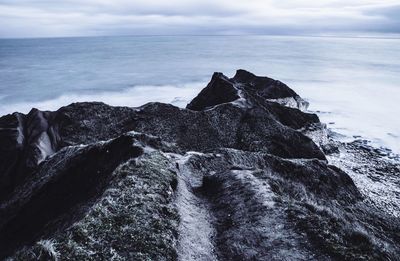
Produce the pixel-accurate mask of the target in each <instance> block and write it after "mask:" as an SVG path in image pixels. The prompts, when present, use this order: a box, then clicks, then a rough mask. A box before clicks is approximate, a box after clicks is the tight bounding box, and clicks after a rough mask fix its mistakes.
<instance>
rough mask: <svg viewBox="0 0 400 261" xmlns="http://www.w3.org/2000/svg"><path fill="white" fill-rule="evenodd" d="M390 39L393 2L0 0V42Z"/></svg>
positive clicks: (398, 28)
mask: <svg viewBox="0 0 400 261" xmlns="http://www.w3.org/2000/svg"><path fill="white" fill-rule="evenodd" d="M398 33H400V1H399V0H395V1H393V0H319V1H318V0H86V1H84V0H0V38H26V37H27V38H29V37H64V36H96V35H181V34H183V35H186V34H189V35H241V34H284V35H287V34H289V35H291V34H293V35H342V34H344V35H364V34H367V35H368V34H398Z"/></svg>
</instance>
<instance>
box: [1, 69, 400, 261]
mask: <svg viewBox="0 0 400 261" xmlns="http://www.w3.org/2000/svg"><path fill="white" fill-rule="evenodd" d="M284 105H285V106H284ZM306 105H307V103H306V102H305V101H304V100H303V99H301V98H300V97H299V96H298V95H297V94H296V93H295V92H294V91H293V90H291V89H290V88H289V87H288V86H286V85H285V84H283V83H281V82H279V81H276V80H273V79H270V78H267V77H259V76H255V75H254V74H251V73H249V72H247V71H244V70H239V71H238V72H237V73H236V75H235V76H234V77H233V78H228V77H226V76H224V75H223V74H221V73H215V74H214V75H213V77H212V79H211V81H210V83H209V84H208V86H207V87H206V88H205V89H203V91H201V92H200V93H199V95H198V96H197V97H196V98H195V99H194V100H193V101H192V102H191V103H190V104H189V105H188V106H187V109H182V108H177V107H175V106H172V105H169V104H162V103H149V104H145V105H143V106H141V107H137V108H128V107H111V106H108V105H106V104H103V103H74V104H71V105H69V106H66V107H63V108H61V109H59V110H58V111H55V112H41V111H38V110H35V109H34V110H32V111H31V112H30V113H29V114H27V115H24V114H20V113H14V114H12V115H7V116H3V117H1V118H0V145H1V146H0V171H1V172H0V188H1V190H0V191H1V192H0V259H4V258H6V257H9V258H10V259H12V260H310V259H313V260H357V259H362V260H396V259H397V258H398V256H400V246H399V244H398V242H400V222H399V220H398V216H396V215H394V214H393V213H391V212H388V211H384V210H383V209H382V206H381V205H379V204H371V202H373V201H371V200H370V199H369V198H368V195H367V193H365V191H364V190H363V189H361V190H360V189H359V188H360V186H359V181H358V180H356V184H355V183H354V182H353V180H352V178H351V177H353V178H354V177H359V176H355V175H353V174H351V175H350V176H351V177H350V176H349V175H348V174H347V173H346V172H344V171H343V170H341V169H339V168H338V167H336V166H332V165H330V164H329V163H328V161H327V160H326V157H325V154H324V152H323V151H325V152H326V153H328V152H329V154H330V156H329V159H330V160H331V161H332V162H333V163H338V161H334V160H332V157H333V156H334V155H341V154H340V153H342V154H343V153H345V152H348V153H350V151H351V150H350V148H354V147H351V145H347V147H345V146H344V145H341V144H334V143H333V142H331V140H330V139H329V138H328V137H327V136H326V135H325V131H326V128H325V127H324V125H323V124H321V123H320V122H319V119H318V117H317V116H316V115H314V114H309V113H306V112H303V111H301V110H299V109H304V108H305V107H306ZM343 146H344V147H343ZM332 155H333V156H332ZM352 155H358V158H361V159H364V158H368V155H366V154H365V153H364V154H363V153H360V154H356V153H353V154H352ZM367 161H368V159H365V162H367ZM379 162H382V161H379ZM342 163H343V162H342ZM382 164H383V163H382ZM336 165H340V164H336ZM383 165H384V166H386V167H387V168H388V169H390V171H391V172H390V173H389V174H390V177H391V178H393V177H396V175H397V174H396V172H397V171H398V168H397V167H396V166H397V165H396V166H394V165H390V166H389V165H385V164H383ZM342 166H343V168H344V169H345V170H346V171H347V170H349V169H348V168H347V167H346V166H348V165H343V164H342ZM384 166H381V167H380V168H379V169H380V170H381V172H380V173H381V174H382V175H386V174H385V168H384ZM365 170H368V168H365ZM351 171H354V169H352V170H351ZM374 173H376V172H374ZM360 175H361V174H360ZM374 175H375V174H372V176H374ZM393 179H395V178H393ZM356 185H357V186H359V187H357V186H356Z"/></svg>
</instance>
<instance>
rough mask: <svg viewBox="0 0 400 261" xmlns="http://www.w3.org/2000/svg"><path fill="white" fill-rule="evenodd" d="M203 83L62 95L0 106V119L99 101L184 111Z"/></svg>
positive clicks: (117, 104) (136, 87)
mask: <svg viewBox="0 0 400 261" xmlns="http://www.w3.org/2000/svg"><path fill="white" fill-rule="evenodd" d="M204 86H205V83H201V82H196V83H188V84H182V85H175V86H174V85H160V86H145V85H143V86H135V87H133V88H129V89H125V90H121V91H118V92H98V93H93V94H79V93H73V94H64V95H61V96H59V97H57V98H55V99H51V100H44V101H40V102H23V103H22V102H20V103H16V104H13V105H12V106H10V105H3V104H0V115H5V114H8V113H12V112H15V111H18V112H22V113H28V112H29V111H30V110H31V109H32V108H37V109H39V110H57V109H59V108H60V107H62V106H66V105H68V104H71V103H73V102H90V101H99V102H104V103H107V104H109V105H113V106H130V107H136V106H141V105H143V104H145V103H147V102H165V103H171V104H173V105H175V106H178V107H186V105H187V103H189V102H190V101H191V99H193V98H194V97H195V96H196V95H197V94H198V93H199V92H200V90H201V89H202V88H204Z"/></svg>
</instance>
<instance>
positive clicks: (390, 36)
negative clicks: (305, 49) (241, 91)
mask: <svg viewBox="0 0 400 261" xmlns="http://www.w3.org/2000/svg"><path fill="white" fill-rule="evenodd" d="M184 36H192V37H236V36H270V37H309V38H350V39H351V38H354V39H388V40H399V39H400V33H399V34H389V33H383V34H379V35H349V34H332V35H330V34H327V35H324V34H127V35H125V34H121V35H72V36H37V37H0V40H36V39H37V40H39V39H66V38H102V37H184Z"/></svg>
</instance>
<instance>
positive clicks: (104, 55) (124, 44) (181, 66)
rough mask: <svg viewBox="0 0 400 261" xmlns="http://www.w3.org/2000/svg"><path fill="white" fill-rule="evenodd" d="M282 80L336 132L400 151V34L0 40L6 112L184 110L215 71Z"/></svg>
mask: <svg viewBox="0 0 400 261" xmlns="http://www.w3.org/2000/svg"><path fill="white" fill-rule="evenodd" d="M239 68H241V69H246V70H249V71H251V72H253V73H255V74H258V75H265V76H269V77H272V78H275V79H278V80H280V81H282V82H284V83H286V84H288V85H289V86H290V87H291V88H293V89H294V90H295V91H296V92H297V93H299V94H300V95H301V96H302V97H304V98H305V99H307V100H308V101H309V102H310V104H311V105H310V107H309V109H310V111H312V112H316V113H317V114H318V115H319V116H320V118H321V120H322V121H323V122H325V123H327V124H328V127H329V128H331V129H332V130H333V131H335V132H338V133H340V134H343V135H344V137H346V138H349V139H352V138H363V139H368V140H370V141H371V142H372V144H373V145H374V146H382V147H386V148H390V149H392V150H393V151H394V152H396V153H400V120H399V117H400V116H399V115H400V39H385V38H338V37H299V36H132V37H126V36H124V37H91V38H84V37H82V38H53V39H2V40H0V115H3V114H7V113H11V112H14V111H20V112H24V113H27V112H28V111H29V110H30V109H31V108H32V107H36V108H39V109H42V110H55V109H57V108H59V107H61V106H64V105H68V104H69V103H72V102H77V101H103V102H106V103H108V104H111V105H123V106H139V105H142V104H144V103H146V102H150V101H160V102H168V103H173V104H175V105H177V106H182V107H184V106H185V105H186V104H187V103H188V102H189V101H190V99H191V98H193V97H194V96H195V95H196V94H197V93H198V92H199V91H200V90H201V89H202V88H203V87H205V86H206V84H207V82H208V81H209V79H210V77H211V75H212V73H213V72H214V71H219V72H223V73H225V74H226V75H227V76H233V75H234V73H235V71H236V69H239Z"/></svg>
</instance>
